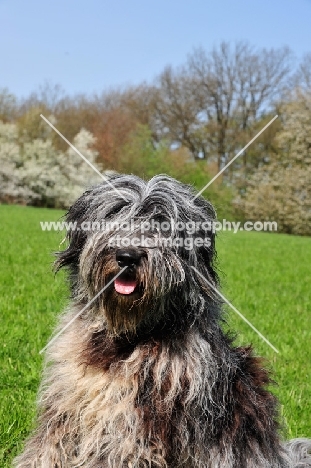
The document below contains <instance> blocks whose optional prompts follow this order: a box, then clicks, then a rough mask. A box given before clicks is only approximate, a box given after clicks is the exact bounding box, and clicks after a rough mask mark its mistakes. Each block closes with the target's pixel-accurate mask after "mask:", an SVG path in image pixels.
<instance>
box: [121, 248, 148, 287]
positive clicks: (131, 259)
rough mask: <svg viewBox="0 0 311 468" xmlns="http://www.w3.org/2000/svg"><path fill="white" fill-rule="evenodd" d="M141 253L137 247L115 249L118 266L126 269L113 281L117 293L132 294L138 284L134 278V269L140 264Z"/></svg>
mask: <svg viewBox="0 0 311 468" xmlns="http://www.w3.org/2000/svg"><path fill="white" fill-rule="evenodd" d="M142 257H143V253H142V252H141V251H140V250H138V249H133V248H128V249H124V248H123V249H118V250H117V251H116V261H117V264H118V266H119V267H120V268H124V267H126V270H125V271H124V273H123V274H122V275H120V276H119V277H118V278H116V280H115V281H114V288H115V291H116V292H117V293H119V294H125V295H128V294H132V293H133V292H135V289H136V288H137V286H138V282H137V279H136V269H137V267H138V266H139V265H140V262H141V259H142Z"/></svg>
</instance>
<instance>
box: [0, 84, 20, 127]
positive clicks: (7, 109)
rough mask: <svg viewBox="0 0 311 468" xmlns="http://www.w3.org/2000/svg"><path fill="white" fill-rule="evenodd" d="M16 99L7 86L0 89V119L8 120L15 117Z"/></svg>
mask: <svg viewBox="0 0 311 468" xmlns="http://www.w3.org/2000/svg"><path fill="white" fill-rule="evenodd" d="M16 113H17V101H16V97H15V96H14V94H12V93H10V92H9V90H8V89H7V88H4V89H0V120H2V121H3V122H10V121H12V120H13V119H14V118H15V117H16Z"/></svg>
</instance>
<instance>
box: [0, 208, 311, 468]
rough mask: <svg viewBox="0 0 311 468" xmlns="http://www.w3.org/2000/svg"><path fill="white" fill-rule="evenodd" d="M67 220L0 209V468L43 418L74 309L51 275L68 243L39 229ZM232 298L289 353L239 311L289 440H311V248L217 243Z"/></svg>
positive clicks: (261, 241) (287, 243)
mask: <svg viewBox="0 0 311 468" xmlns="http://www.w3.org/2000/svg"><path fill="white" fill-rule="evenodd" d="M61 215H62V212H60V211H55V210H47V209H36V208H27V207H18V206H0V255H1V261H0V310H1V317H2V325H1V329H0V334H1V335H2V336H1V340H0V364H1V365H0V372H1V375H0V392H1V395H0V466H1V467H3V468H6V467H9V466H10V462H11V459H12V457H13V456H14V455H15V454H16V453H17V451H19V450H20V449H21V447H22V442H23V440H24V438H25V437H26V435H27V434H28V432H29V430H30V428H31V426H32V422H33V418H34V415H35V398H36V392H37V388H38V384H39V380H40V372H41V365H42V356H41V355H40V354H39V351H40V349H42V347H43V346H44V345H45V344H46V343H47V340H48V338H49V336H50V335H51V332H52V329H53V325H54V323H55V317H56V314H57V313H58V312H59V311H60V310H61V309H62V308H63V307H64V305H65V304H66V302H67V291H66V285H65V282H64V276H63V274H61V273H60V274H58V275H57V276H54V275H53V273H52V262H53V256H52V252H53V251H55V250H58V247H59V243H60V241H61V238H62V236H61V234H60V233H55V232H42V231H41V229H40V225H39V221H53V220H58V219H59V218H60V216H61ZM218 256H219V267H220V270H221V272H223V273H221V277H222V280H223V289H222V290H223V292H224V294H225V295H226V297H227V298H228V299H229V300H230V301H231V302H232V303H233V304H234V305H235V306H236V307H237V308H238V309H239V310H240V311H241V312H242V313H243V314H244V315H245V316H246V317H247V318H248V319H249V320H250V321H251V322H252V323H253V325H254V326H256V327H257V328H258V329H259V330H260V331H261V333H263V334H264V335H265V336H266V337H267V338H268V339H269V340H270V341H271V342H272V344H273V345H274V346H275V347H276V348H277V349H278V350H279V351H280V354H276V353H275V352H274V351H273V350H271V349H270V348H269V347H268V345H267V344H265V343H264V342H263V341H261V339H260V338H259V337H257V335H256V334H255V333H254V332H253V331H252V330H251V329H250V328H249V327H248V325H246V324H245V323H244V322H243V321H242V320H241V319H240V318H239V317H237V316H236V315H235V313H234V312H232V311H231V310H230V312H229V311H228V312H229V318H228V322H229V326H230V328H232V329H234V330H236V331H237V332H239V337H238V339H237V342H238V343H244V344H246V343H253V345H254V347H255V349H256V354H260V355H262V356H265V357H266V358H267V359H268V361H269V365H270V367H271V368H272V370H273V372H274V377H275V380H276V381H277V382H278V386H276V387H274V388H273V390H274V392H275V393H276V394H277V395H278V397H279V399H280V402H281V412H282V416H283V418H284V420H285V422H286V424H287V434H286V435H287V437H297V436H309V437H310V436H311V419H310V416H311V399H310V391H311V373H310V362H311V346H310V342H311V332H310V325H311V323H310V322H311V272H310V259H311V239H310V238H301V237H293V236H286V235H280V234H278V235H276V234H263V233H255V232H251V233H246V232H239V233H238V234H236V235H234V234H232V233H221V234H219V236H218Z"/></svg>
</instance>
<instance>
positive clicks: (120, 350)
mask: <svg viewBox="0 0 311 468" xmlns="http://www.w3.org/2000/svg"><path fill="white" fill-rule="evenodd" d="M110 183H111V184H112V185H113V186H114V187H116V188H117V189H118V191H119V192H120V193H121V194H122V195H123V196H124V198H125V199H126V201H125V200H124V199H123V198H122V197H121V196H119V195H118V194H117V193H116V192H115V191H114V190H113V188H111V186H110V185H108V184H106V183H102V184H100V185H98V186H96V187H93V188H91V189H89V190H87V191H86V192H85V193H84V194H83V195H82V196H81V197H80V198H79V199H78V200H77V201H76V203H75V204H74V205H73V206H72V207H71V208H70V210H69V212H68V214H67V221H73V222H76V223H77V227H78V228H79V227H80V228H81V227H82V226H81V225H82V223H83V222H102V221H106V222H107V221H116V222H118V223H120V222H126V221H131V220H134V221H135V223H136V226H139V225H141V223H145V222H147V221H151V220H156V221H158V222H164V221H168V222H169V223H170V226H171V227H170V228H169V230H165V232H160V231H159V230H158V229H157V228H155V229H153V228H152V227H150V229H147V232H146V233H145V235H146V237H147V238H148V239H149V240H151V241H155V240H159V239H160V240H161V242H160V243H158V244H156V243H154V244H152V243H151V244H150V245H149V246H146V245H145V244H144V243H143V241H141V243H140V244H138V245H136V246H135V247H132V246H129V247H124V246H122V247H120V246H113V245H111V244H110V243H109V240H111V239H112V238H113V236H115V235H116V234H117V233H119V234H121V236H122V237H124V238H125V237H128V238H129V239H130V240H131V241H132V240H133V239H134V237H135V236H136V237H137V235H139V236H141V232H138V231H139V229H138V230H137V231H136V230H134V232H131V233H125V232H124V231H122V229H121V230H120V229H119V230H117V229H114V228H112V227H111V226H110V227H107V226H105V228H104V229H101V230H95V231H94V230H93V231H85V230H83V229H71V230H69V232H68V241H69V245H68V248H67V249H66V250H64V251H62V252H59V253H58V259H57V267H58V268H61V267H66V268H67V269H68V271H69V278H70V285H71V296H72V297H71V305H70V307H69V308H68V309H67V310H66V311H65V313H64V314H63V315H62V317H61V319H60V323H59V327H58V330H61V329H62V328H63V327H64V326H65V325H66V324H67V323H68V322H69V321H70V320H71V319H72V318H73V317H75V315H76V314H77V313H78V312H79V311H81V310H82V308H83V307H84V306H85V305H86V304H87V303H88V302H89V301H90V300H91V299H92V298H94V296H95V295H96V294H97V293H98V292H99V291H100V290H101V289H102V288H103V287H104V286H105V285H106V284H107V283H108V282H109V281H110V280H112V279H113V278H114V277H115V275H116V274H117V273H119V272H120V270H121V267H124V266H126V267H127V269H126V270H125V271H124V272H123V273H122V275H121V276H120V279H119V280H118V281H119V283H118V282H117V280H115V282H114V283H112V284H111V285H110V286H109V287H108V288H107V289H106V290H105V291H104V292H103V293H102V294H101V295H100V296H99V297H98V299H97V300H96V301H94V303H93V304H92V305H91V306H90V307H89V308H87V309H86V310H85V311H84V312H83V314H81V315H80V316H79V317H78V318H77V319H76V320H75V321H74V322H73V323H72V324H71V325H70V326H69V327H68V328H67V329H66V330H65V331H64V332H63V333H62V334H61V335H60V336H59V337H58V338H57V339H56V340H55V341H54V342H53V343H52V344H51V346H50V347H49V348H48V349H47V352H46V363H45V371H44V377H43V381H42V385H41V388H40V392H39V401H38V407H39V410H38V421H37V426H36V429H35V431H34V433H33V434H32V436H31V437H30V438H29V440H28V441H26V445H25V449H24V452H23V453H22V454H21V455H20V456H19V457H17V459H16V460H15V464H14V466H15V467H16V468H78V467H83V468H125V467H127V468H130V467H131V468H134V467H135V468H144V467H145V468H147V467H149V468H156V467H159V468H219V467H222V468H294V467H311V456H310V450H311V442H310V440H303V439H301V440H296V441H292V442H290V443H288V444H284V443H283V442H282V441H281V440H280V436H279V426H278V422H277V421H278V408H277V401H276V399H275V397H274V396H273V395H272V394H271V393H270V392H269V391H268V390H267V389H266V387H267V385H268V384H269V382H270V379H269V375H268V373H267V371H266V370H265V369H264V367H263V365H262V362H261V360H260V359H259V358H257V357H254V356H253V354H252V350H251V348H250V347H243V348H236V347H234V346H233V344H232V340H231V339H230V337H229V336H227V335H226V334H224V332H223V331H222V328H221V324H222V320H223V319H222V307H221V303H220V301H219V299H218V298H217V297H215V293H213V291H212V290H211V288H209V287H208V285H207V283H205V282H204V281H202V278H201V277H200V276H199V275H198V274H197V273H196V271H195V269H197V270H198V271H199V273H200V274H201V275H203V276H204V277H205V278H207V279H208V281H209V282H210V283H212V284H214V285H216V286H217V285H218V277H217V274H216V271H215V265H214V260H215V245H214V242H215V239H214V234H213V232H212V231H208V232H207V231H206V229H203V228H202V225H203V223H204V222H207V221H213V220H214V219H215V212H214V209H213V207H212V205H211V204H210V203H209V202H207V201H206V200H204V199H203V198H201V197H198V198H196V199H194V195H195V193H194V192H193V191H192V189H191V188H190V187H188V186H185V185H183V184H181V183H179V182H177V181H175V180H173V179H171V178H169V177H167V176H164V175H163V176H157V177H154V178H153V179H151V180H150V181H149V182H145V181H143V180H141V179H140V178H138V177H135V176H126V175H114V176H113V177H111V179H110ZM193 221H194V222H196V223H197V226H198V227H197V229H196V231H195V232H192V233H191V234H189V232H188V233H187V232H185V231H181V230H178V229H177V227H176V226H177V224H176V223H178V222H182V223H187V222H193ZM135 229H136V228H135ZM189 236H190V237H191V239H192V240H194V239H196V238H201V239H205V238H206V236H208V237H209V238H210V241H211V242H210V244H208V243H205V244H203V245H202V244H200V245H198V246H195V247H194V248H192V249H187V248H185V244H183V243H182V242H180V241H178V242H177V243H176V244H174V245H173V246H169V245H167V244H166V243H165V241H167V240H168V239H177V238H179V239H182V240H185V238H186V237H188V238H189ZM192 267H195V269H194V268H192ZM118 285H119V286H118ZM133 285H134V286H133ZM126 288H129V289H131V288H132V289H133V288H135V289H134V290H133V291H132V292H130V293H128V291H127V292H126Z"/></svg>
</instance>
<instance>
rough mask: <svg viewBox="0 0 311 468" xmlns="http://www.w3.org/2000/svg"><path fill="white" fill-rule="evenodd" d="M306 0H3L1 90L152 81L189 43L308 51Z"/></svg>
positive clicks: (310, 30) (87, 88)
mask: <svg viewBox="0 0 311 468" xmlns="http://www.w3.org/2000/svg"><path fill="white" fill-rule="evenodd" d="M310 24H311V0H296V1H294V0H273V1H264V0H260V1H259V0H213V1H209V0H186V1H185V0H184V1H182V0H166V1H165V0H157V1H155V0H144V1H143V0H117V1H115V2H113V1H111V0H110V1H109V2H108V1H106V0H104V1H100V0H88V1H79V0H63V1H61V0H54V1H49V2H47V1H44V0H40V1H39V0H27V1H26V0H0V57H1V61H0V88H3V87H7V88H8V89H9V90H10V91H12V92H13V93H15V94H16V95H17V96H26V95H27V94H28V93H29V92H31V91H33V90H36V89H37V88H38V86H39V85H42V84H43V83H44V82H45V81H49V82H51V83H52V84H60V85H61V86H62V87H63V88H64V89H65V91H66V92H67V93H69V94H74V93H77V92H85V93H88V94H91V93H93V92H97V93H100V92H101V91H103V90H105V89H109V88H114V87H118V86H122V85H128V84H138V83H140V82H142V81H144V80H146V81H151V80H152V79H153V78H154V77H155V76H156V75H158V74H159V73H160V72H161V71H162V70H163V68H164V67H165V66H166V65H168V64H171V65H180V64H182V63H183V62H184V61H185V60H186V57H187V54H189V53H190V52H191V51H192V50H193V48H194V47H197V46H203V47H204V48H206V49H207V50H208V49H210V48H212V47H213V45H215V44H218V43H219V42H220V41H222V40H226V41H237V40H247V41H249V43H250V44H252V45H254V46H255V47H267V48H270V47H281V46H284V45H288V46H289V47H290V48H291V49H292V50H293V52H294V53H295V55H296V56H297V57H298V58H300V57H302V55H303V54H305V53H307V52H311V27H310Z"/></svg>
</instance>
